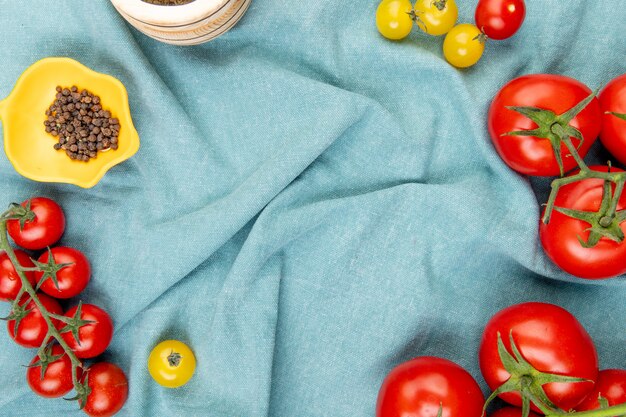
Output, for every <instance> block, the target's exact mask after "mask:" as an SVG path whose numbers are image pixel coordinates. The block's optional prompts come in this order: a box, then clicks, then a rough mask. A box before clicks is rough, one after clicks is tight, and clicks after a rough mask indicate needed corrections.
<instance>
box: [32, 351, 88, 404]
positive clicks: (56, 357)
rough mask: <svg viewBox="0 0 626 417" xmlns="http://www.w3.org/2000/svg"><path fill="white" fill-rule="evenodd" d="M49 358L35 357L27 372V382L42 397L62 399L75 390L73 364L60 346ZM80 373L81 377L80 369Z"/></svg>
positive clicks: (49, 354)
mask: <svg viewBox="0 0 626 417" xmlns="http://www.w3.org/2000/svg"><path fill="white" fill-rule="evenodd" d="M48 356H49V357H46V358H41V357H40V356H35V358H34V359H33V360H32V361H31V363H30V367H29V368H28V370H27V371H26V381H27V382H28V385H29V386H30V388H31V389H32V390H33V391H34V392H35V393H36V394H38V395H41V396H42V397H46V398H57V397H62V396H64V395H65V394H67V393H68V392H70V391H71V390H72V389H73V388H74V382H73V381H72V362H71V361H70V358H69V356H67V354H66V353H65V351H64V350H63V348H62V347H61V346H60V345H54V346H53V347H52V349H51V350H50V352H48ZM42 359H43V363H42ZM48 360H50V362H48ZM42 368H43V369H44V371H43V372H42ZM78 372H79V373H78V375H79V377H80V368H78Z"/></svg>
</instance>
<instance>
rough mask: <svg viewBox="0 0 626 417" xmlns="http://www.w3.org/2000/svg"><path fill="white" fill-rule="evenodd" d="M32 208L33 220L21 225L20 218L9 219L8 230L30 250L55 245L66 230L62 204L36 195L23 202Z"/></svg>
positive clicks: (19, 242)
mask: <svg viewBox="0 0 626 417" xmlns="http://www.w3.org/2000/svg"><path fill="white" fill-rule="evenodd" d="M22 207H24V208H30V211H31V212H32V213H31V215H32V216H33V218H32V220H28V221H26V222H25V223H24V227H22V226H21V225H20V221H19V220H9V221H8V222H7V230H8V232H9V235H10V236H11V238H12V239H13V240H14V241H15V243H16V244H17V245H18V246H21V247H23V248H26V249H30V250H39V249H44V248H46V247H47V246H52V245H54V244H55V243H56V242H57V241H58V240H59V239H61V236H62V235H63V232H64V231H65V215H64V214H63V210H62V209H61V206H59V205H58V204H57V203H55V202H54V201H52V200H50V199H49V198H45V197H35V198H31V199H30V200H26V201H24V202H23V203H22Z"/></svg>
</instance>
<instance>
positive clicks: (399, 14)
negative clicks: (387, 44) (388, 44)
mask: <svg viewBox="0 0 626 417" xmlns="http://www.w3.org/2000/svg"><path fill="white" fill-rule="evenodd" d="M412 10H413V6H412V5H411V1H410V0H383V1H382V2H381V3H380V4H379V5H378V9H377V10H376V27H378V31H379V32H380V34H381V35H383V36H384V37H385V38H387V39H392V40H399V39H404V38H406V37H407V36H409V33H411V29H413V19H411V12H412Z"/></svg>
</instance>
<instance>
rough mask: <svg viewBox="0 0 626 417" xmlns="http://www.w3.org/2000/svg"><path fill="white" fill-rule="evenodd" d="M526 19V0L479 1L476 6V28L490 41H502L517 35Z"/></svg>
mask: <svg viewBox="0 0 626 417" xmlns="http://www.w3.org/2000/svg"><path fill="white" fill-rule="evenodd" d="M524 17H526V4H525V3H524V0H479V2H478V5H477V6H476V14H475V19H476V26H477V27H478V29H480V30H481V31H482V32H483V33H484V34H485V35H487V37H488V38H490V39H495V40H502V39H506V38H510V37H511V36H513V35H515V33H516V32H517V31H518V30H519V28H520V27H521V26H522V23H524Z"/></svg>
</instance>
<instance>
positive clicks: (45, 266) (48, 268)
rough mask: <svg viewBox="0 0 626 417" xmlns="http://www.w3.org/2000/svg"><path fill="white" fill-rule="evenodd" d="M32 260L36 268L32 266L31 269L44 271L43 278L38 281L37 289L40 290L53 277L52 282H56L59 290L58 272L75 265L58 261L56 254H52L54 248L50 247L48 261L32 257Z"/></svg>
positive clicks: (55, 284)
mask: <svg viewBox="0 0 626 417" xmlns="http://www.w3.org/2000/svg"><path fill="white" fill-rule="evenodd" d="M31 261H33V263H34V264H35V268H32V269H30V270H35V271H39V272H43V275H42V276H41V279H40V280H39V282H38V283H37V286H36V287H35V290H39V288H41V285H42V284H43V283H44V282H45V281H46V280H47V279H51V280H52V282H53V283H54V286H55V287H56V289H57V290H58V289H59V281H58V279H57V273H58V272H59V271H60V270H62V269H63V268H66V267H68V266H71V265H73V263H61V264H58V263H56V261H55V260H54V256H53V255H52V250H51V249H50V248H48V262H39V261H38V260H36V259H32V258H31ZM22 270H25V269H24V268H22Z"/></svg>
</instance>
